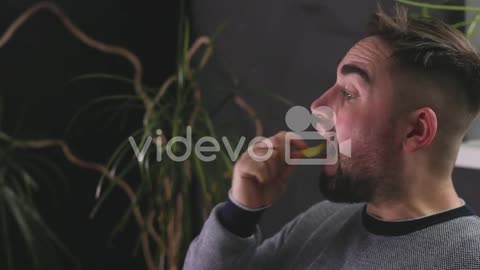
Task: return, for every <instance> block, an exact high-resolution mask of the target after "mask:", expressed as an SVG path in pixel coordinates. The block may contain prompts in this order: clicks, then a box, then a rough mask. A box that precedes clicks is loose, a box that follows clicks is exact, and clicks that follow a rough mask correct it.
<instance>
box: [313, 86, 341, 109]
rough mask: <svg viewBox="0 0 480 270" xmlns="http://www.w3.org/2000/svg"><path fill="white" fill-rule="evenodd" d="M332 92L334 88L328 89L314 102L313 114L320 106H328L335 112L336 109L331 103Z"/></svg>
mask: <svg viewBox="0 0 480 270" xmlns="http://www.w3.org/2000/svg"><path fill="white" fill-rule="evenodd" d="M332 92H333V87H332V88H330V89H328V90H327V91H326V92H325V93H323V94H322V95H321V96H320V97H318V98H317V99H316V100H314V101H313V102H312V104H311V105H310V111H312V112H313V111H315V109H316V108H318V107H320V106H328V107H330V108H332V110H335V108H333V103H332V102H331V99H332V98H331V96H332Z"/></svg>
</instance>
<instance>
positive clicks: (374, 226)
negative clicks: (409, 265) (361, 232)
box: [362, 204, 475, 236]
mask: <svg viewBox="0 0 480 270" xmlns="http://www.w3.org/2000/svg"><path fill="white" fill-rule="evenodd" d="M473 215H475V212H474V211H473V210H472V209H471V208H470V207H469V206H468V205H466V204H464V205H463V206H460V207H457V208H454V209H451V210H447V211H445V212H441V213H438V214H434V215H431V216H427V217H424V218H419V219H412V220H406V221H383V220H379V219H376V218H374V217H372V216H370V215H369V214H368V213H367V204H365V206H364V207H363V210H362V223H363V226H364V227H365V229H367V231H369V232H370V233H373V234H377V235H384V236H400V235H405V234H409V233H412V232H415V231H418V230H421V229H425V228H427V227H430V226H433V225H436V224H439V223H442V222H446V221H449V220H452V219H456V218H459V217H466V216H473Z"/></svg>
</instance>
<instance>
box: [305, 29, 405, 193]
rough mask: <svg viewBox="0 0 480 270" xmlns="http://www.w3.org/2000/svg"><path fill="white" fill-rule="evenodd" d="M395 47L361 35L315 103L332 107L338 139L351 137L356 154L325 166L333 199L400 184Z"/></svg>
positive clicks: (325, 185) (324, 185)
mask: <svg viewBox="0 0 480 270" xmlns="http://www.w3.org/2000/svg"><path fill="white" fill-rule="evenodd" d="M390 53H391V51H390V49H389V48H388V46H387V45H386V44H385V43H384V42H383V41H382V40H380V39H379V38H377V37H368V38H365V39H363V40H361V41H360V42H358V43H357V44H356V45H355V46H354V47H353V48H351V49H350V51H349V52H348V53H347V54H346V55H345V57H344V58H343V59H342V61H341V62H340V64H339V65H338V68H337V81H336V83H335V84H334V85H333V86H332V87H331V88H330V89H328V90H327V91H326V92H325V93H324V94H323V95H322V96H320V97H319V98H318V99H317V100H315V101H314V102H313V103H312V105H311V109H312V111H314V109H315V108H317V107H319V106H329V107H331V108H332V109H333V111H334V112H335V113H336V125H335V132H336V134H337V140H338V142H339V143H341V142H344V141H346V140H348V139H351V146H352V149H351V157H347V156H343V155H339V162H338V163H337V164H335V165H327V166H325V167H324V170H323V175H322V176H321V177H320V182H319V185H320V189H321V191H322V193H323V194H324V196H325V197H326V198H327V199H329V200H332V201H343V202H359V201H371V200H372V199H373V198H374V197H375V198H376V197H377V196H378V195H382V194H381V193H387V192H392V190H395V184H396V183H395V182H394V180H393V178H392V174H394V173H395V171H397V172H398V170H397V169H399V168H400V167H399V166H401V163H400V158H399V152H400V149H401V148H400V143H399V138H398V137H399V136H397V137H396V134H397V133H398V132H395V127H396V125H395V123H394V120H395V118H394V117H393V115H394V110H395V108H394V106H393V105H394V89H393V84H392V82H391V75H390V73H389V66H388V65H389V63H390V62H389V61H390V59H389V55H390ZM319 132H320V133H322V131H321V130H320V131H319ZM383 195H384V194H383Z"/></svg>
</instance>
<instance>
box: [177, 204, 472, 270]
mask: <svg viewBox="0 0 480 270" xmlns="http://www.w3.org/2000/svg"><path fill="white" fill-rule="evenodd" d="M224 204H225V202H222V203H220V204H218V205H216V206H215V207H214V208H213V210H212V212H211V213H210V215H209V217H208V219H207V220H206V222H205V224H204V226H203V228H202V231H201V233H200V235H199V236H197V237H196V238H195V239H194V240H193V241H192V243H191V245H190V247H189V249H188V253H187V256H186V259H185V262H184V268H183V269H185V270H217V269H218V270H219V269H242V270H246V269H275V270H277V269H278V270H280V269H289V270H290V269H327V270H335V269H368V270H372V269H382V270H384V269H438V270H442V269H445V270H446V269H451V270H454V269H480V218H479V217H478V216H476V215H474V214H473V212H472V211H471V209H470V208H469V207H468V206H462V207H459V208H455V209H451V210H449V211H446V212H443V213H440V214H436V215H433V216H429V217H425V218H420V219H414V220H409V221H399V222H395V221H390V222H387V221H381V220H378V219H375V218H374V217H372V216H370V215H369V214H368V213H366V207H365V206H366V205H365V204H339V203H332V202H330V201H322V202H319V203H317V204H315V205H313V206H312V207H310V208H309V209H308V210H307V211H305V212H303V213H301V214H300V215H298V216H297V217H296V218H294V219H293V220H291V221H290V222H289V223H287V224H286V225H285V226H284V227H283V228H282V229H281V230H280V231H279V232H278V233H277V234H275V235H274V236H273V237H271V238H268V239H266V240H264V241H263V239H262V236H261V232H260V229H259V227H258V226H257V227H256V231H255V233H254V234H253V235H252V236H250V237H245V238H243V237H240V236H237V235H236V234H233V233H231V232H230V231H229V230H227V229H226V228H225V227H224V226H223V225H222V223H220V222H219V218H218V212H219V211H220V209H221V207H222V206H223V205H224Z"/></svg>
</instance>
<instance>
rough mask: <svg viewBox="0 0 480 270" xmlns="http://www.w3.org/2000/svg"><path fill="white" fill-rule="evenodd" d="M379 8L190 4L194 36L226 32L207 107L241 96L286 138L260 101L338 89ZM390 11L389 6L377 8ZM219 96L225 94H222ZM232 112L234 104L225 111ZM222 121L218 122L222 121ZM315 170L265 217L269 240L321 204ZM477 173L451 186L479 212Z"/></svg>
mask: <svg viewBox="0 0 480 270" xmlns="http://www.w3.org/2000/svg"><path fill="white" fill-rule="evenodd" d="M376 2H377V1H374V0H368V1H364V0H362V1H314V0H301V1H299V0H296V1H295V0H264V1H255V0H246V1H221V0H204V1H194V2H193V24H194V27H195V29H194V30H195V32H196V34H197V35H201V34H212V33H214V32H215V31H216V29H217V27H218V26H219V25H220V24H222V23H224V22H227V23H228V24H227V26H226V28H225V29H224V31H223V32H222V34H221V35H220V36H219V38H218V40H216V45H215V53H214V57H213V59H212V61H211V62H210V64H209V66H208V67H207V70H206V72H205V73H204V74H203V76H202V86H203V88H204V92H205V93H206V95H207V98H205V100H207V102H211V104H212V106H214V104H216V103H218V102H220V101H221V100H222V99H223V97H225V96H226V95H227V92H226V91H225V90H226V89H227V90H231V89H232V88H233V89H235V91H239V92H240V93H243V95H244V96H246V97H247V98H248V100H249V101H250V102H251V103H252V104H253V105H254V106H255V107H256V108H257V110H258V112H259V114H260V115H261V116H262V118H263V120H264V124H265V133H264V134H265V135H266V136H270V135H272V134H274V133H276V132H278V131H280V130H285V129H286V126H285V123H284V116H285V113H286V111H287V109H288V106H285V105H283V104H281V103H279V102H276V101H273V100H272V99H270V98H268V97H265V95H264V93H265V91H271V92H273V93H276V94H279V95H282V96H284V97H286V98H287V99H289V100H291V101H292V102H293V103H294V104H296V105H302V106H306V107H309V106H310V103H311V102H312V101H313V100H314V99H315V98H316V97H318V96H319V95H321V94H322V93H323V92H324V91H325V90H326V89H328V87H329V86H330V85H331V84H333V83H334V81H335V69H336V65H337V62H338V61H339V60H340V59H341V57H343V55H344V54H345V53H346V52H347V50H348V49H349V48H350V47H351V46H352V45H353V44H355V42H357V41H358V40H359V39H360V38H361V37H362V34H363V33H364V30H365V26H366V23H367V21H368V19H369V16H370V14H371V12H373V11H374V10H375V7H376ZM380 2H382V4H383V6H384V7H385V8H387V9H389V8H391V7H392V6H393V1H380ZM222 89H223V90H222ZM230 105H231V104H230ZM240 115H241V113H240V112H239V111H236V110H235V109H231V108H229V109H227V111H226V112H224V115H223V116H224V117H219V119H224V118H231V119H234V120H233V121H234V122H235V124H236V125H241V126H244V127H245V129H241V130H250V132H249V133H248V134H244V133H242V135H250V136H251V135H253V133H252V132H251V130H252V128H251V127H252V125H251V124H250V122H248V121H247V120H245V119H244V118H241V116H240ZM219 121H220V120H219ZM318 170H319V169H318V167H312V166H303V167H299V168H297V170H296V172H295V173H294V175H293V176H292V177H291V179H290V184H289V189H288V191H287V193H286V194H285V196H283V197H282V198H281V199H280V200H279V201H278V202H277V203H276V204H275V205H274V206H273V207H272V209H270V210H269V211H267V212H266V214H265V215H264V217H263V220H262V223H261V226H262V229H263V232H264V233H265V235H266V236H269V235H271V234H272V233H274V232H275V231H276V230H278V229H279V228H280V227H281V226H282V225H283V224H284V223H285V222H286V221H288V220H289V219H291V218H292V217H294V216H295V215H297V214H298V213H299V212H301V211H303V210H304V209H306V208H307V207H308V206H310V205H312V204H313V203H314V202H316V201H319V200H322V198H321V195H320V193H319V192H318V190H317V184H316V183H317V176H318ZM479 176H480V173H478V172H473V171H468V170H460V171H458V172H456V174H455V178H456V184H457V185H458V189H459V191H460V193H461V195H462V196H463V197H464V198H465V199H466V200H467V202H469V203H470V204H472V205H473V206H474V208H476V209H477V210H479V211H480V200H479V199H478V198H477V196H476V195H475V193H476V191H477V190H478V187H479V183H480V182H479V181H477V179H476V178H478V177H479Z"/></svg>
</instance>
